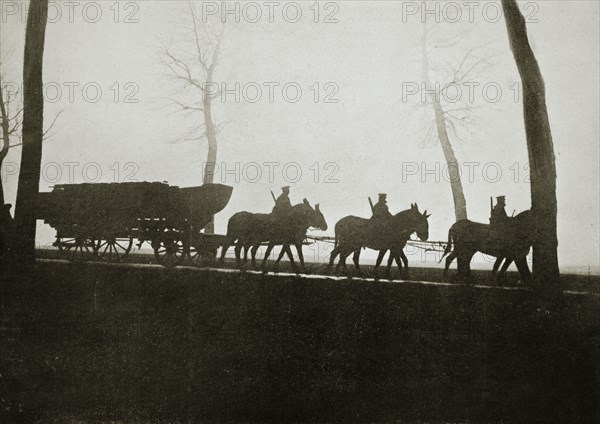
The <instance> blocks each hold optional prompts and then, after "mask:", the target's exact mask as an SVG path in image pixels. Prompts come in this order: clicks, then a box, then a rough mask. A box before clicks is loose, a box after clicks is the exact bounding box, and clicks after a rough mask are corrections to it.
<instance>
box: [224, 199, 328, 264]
mask: <svg viewBox="0 0 600 424" xmlns="http://www.w3.org/2000/svg"><path fill="white" fill-rule="evenodd" d="M310 227H313V228H316V229H319V230H322V231H325V230H327V222H326V221H325V218H324V217H323V214H322V213H321V209H320V206H319V204H316V205H315V207H314V208H313V207H312V206H311V205H310V203H309V202H308V200H306V199H304V200H303V202H302V203H299V204H297V205H294V206H292V209H291V210H290V211H289V212H288V214H287V215H285V216H283V217H277V216H273V214H256V213H250V212H238V213H236V214H234V215H233V216H232V217H231V218H230V219H229V222H228V224H227V242H226V244H225V245H224V246H223V249H222V250H221V262H224V260H225V253H226V252H227V249H229V247H230V246H231V245H232V244H233V243H234V242H235V243H236V245H235V257H236V262H237V264H238V266H239V265H240V262H241V258H240V253H241V250H242V248H244V249H245V253H244V261H247V257H248V250H251V254H252V266H253V267H256V252H257V251H258V248H259V247H260V245H261V244H262V243H263V242H269V245H268V246H267V251H266V253H265V256H264V258H263V262H262V268H263V270H264V269H265V268H266V262H267V259H268V257H269V255H270V253H271V251H272V250H273V247H274V246H275V245H278V244H281V245H283V247H282V250H281V253H280V255H279V257H278V258H277V261H276V262H275V264H276V265H278V264H279V261H280V260H281V258H282V257H283V254H284V253H287V255H288V257H289V259H290V263H291V264H292V266H293V267H294V268H296V264H295V262H294V256H293V254H292V251H291V249H290V245H294V246H296V250H297V251H298V258H299V260H300V267H301V268H302V269H304V254H303V252H302V243H303V241H304V239H305V238H306V231H307V230H308V228H310Z"/></svg>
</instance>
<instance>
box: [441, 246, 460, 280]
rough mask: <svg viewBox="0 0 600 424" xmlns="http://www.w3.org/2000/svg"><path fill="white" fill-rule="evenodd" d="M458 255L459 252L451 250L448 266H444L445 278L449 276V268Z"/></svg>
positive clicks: (447, 261) (447, 260)
mask: <svg viewBox="0 0 600 424" xmlns="http://www.w3.org/2000/svg"><path fill="white" fill-rule="evenodd" d="M456 257H457V254H456V252H455V251H454V250H453V251H452V252H450V254H449V255H448V257H446V266H445V267H444V279H446V278H448V269H449V268H450V265H451V264H452V261H454V259H456Z"/></svg>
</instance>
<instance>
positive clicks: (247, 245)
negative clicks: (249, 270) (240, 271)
mask: <svg viewBox="0 0 600 424" xmlns="http://www.w3.org/2000/svg"><path fill="white" fill-rule="evenodd" d="M248 250H250V244H249V243H246V244H244V266H246V264H247V263H248Z"/></svg>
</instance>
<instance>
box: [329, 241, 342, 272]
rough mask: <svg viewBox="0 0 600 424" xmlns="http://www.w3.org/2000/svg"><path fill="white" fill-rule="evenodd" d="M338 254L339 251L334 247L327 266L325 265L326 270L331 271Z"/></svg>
mask: <svg viewBox="0 0 600 424" xmlns="http://www.w3.org/2000/svg"><path fill="white" fill-rule="evenodd" d="M339 253H340V250H339V249H338V248H337V247H334V248H333V250H332V251H331V253H330V254H329V264H328V265H327V270H328V271H329V270H331V267H333V263H334V262H335V258H336V257H337V255H338V254H339Z"/></svg>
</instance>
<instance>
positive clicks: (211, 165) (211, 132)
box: [203, 71, 217, 234]
mask: <svg viewBox="0 0 600 424" xmlns="http://www.w3.org/2000/svg"><path fill="white" fill-rule="evenodd" d="M207 83H212V72H210V71H209V73H208V76H207ZM203 110H204V125H205V127H206V139H207V140H208V154H207V156H206V163H205V164H204V178H203V183H204V184H210V183H212V182H214V177H215V169H216V168H215V167H216V166H217V129H216V127H215V123H214V121H213V117H212V97H211V95H210V94H204V98H203ZM204 232H205V233H209V234H213V233H214V232H215V221H214V216H213V217H212V218H211V220H210V222H209V223H208V224H207V225H206V227H204Z"/></svg>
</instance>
